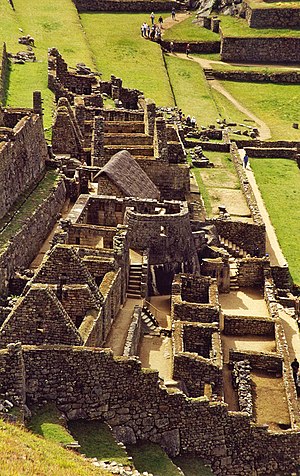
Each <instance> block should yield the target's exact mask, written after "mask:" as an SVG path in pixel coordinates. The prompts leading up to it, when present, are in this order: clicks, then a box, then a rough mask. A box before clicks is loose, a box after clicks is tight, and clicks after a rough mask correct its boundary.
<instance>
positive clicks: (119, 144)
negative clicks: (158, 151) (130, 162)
mask: <svg viewBox="0 0 300 476" xmlns="http://www.w3.org/2000/svg"><path fill="white" fill-rule="evenodd" d="M120 119H121V120H120ZM122 119H123V118H122V117H120V118H119V119H118V120H112V121H111V120H106V121H105V122H104V154H105V157H106V158H107V159H109V158H110V157H112V156H113V155H114V154H116V153H117V152H119V151H120V150H124V149H126V150H128V152H129V153H130V154H131V155H132V156H133V157H134V158H140V159H153V156H154V147H153V137H152V136H150V135H148V134H145V125H144V121H143V120H141V119H143V117H142V116H141V117H134V118H133V119H134V120H129V119H125V120H122Z"/></svg>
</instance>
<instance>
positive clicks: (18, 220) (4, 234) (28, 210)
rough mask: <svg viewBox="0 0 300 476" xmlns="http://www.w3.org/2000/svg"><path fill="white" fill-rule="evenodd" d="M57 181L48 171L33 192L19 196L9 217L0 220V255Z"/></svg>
mask: <svg viewBox="0 0 300 476" xmlns="http://www.w3.org/2000/svg"><path fill="white" fill-rule="evenodd" d="M57 180H58V174H57V172H56V171H54V170H50V171H49V172H47V173H46V175H45V177H44V179H43V180H41V182H40V183H39V184H38V185H37V187H36V188H35V190H34V191H33V192H32V193H31V194H30V195H29V196H28V193H29V192H28V191H27V193H26V192H25V193H24V194H23V195H21V196H20V197H19V199H18V201H17V202H16V203H15V204H14V205H13V206H12V207H11V209H10V211H9V215H6V216H5V217H4V218H2V220H0V230H1V231H0V253H1V252H3V251H4V250H5V249H6V248H7V246H8V245H9V240H10V239H11V238H12V237H13V236H14V235H15V234H16V233H17V232H18V231H19V230H20V228H21V227H22V225H23V224H24V222H25V221H26V220H28V218H30V217H31V216H32V214H33V213H34V212H35V210H36V209H37V207H38V206H39V205H40V204H41V203H42V202H43V200H44V199H45V198H46V197H48V195H49V193H50V191H51V190H52V189H53V187H54V186H55V184H56V183H57ZM27 196H28V198H27ZM9 220H11V221H9ZM7 223H8V224H7Z"/></svg>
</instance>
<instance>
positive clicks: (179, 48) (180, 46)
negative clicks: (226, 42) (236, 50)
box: [160, 40, 221, 53]
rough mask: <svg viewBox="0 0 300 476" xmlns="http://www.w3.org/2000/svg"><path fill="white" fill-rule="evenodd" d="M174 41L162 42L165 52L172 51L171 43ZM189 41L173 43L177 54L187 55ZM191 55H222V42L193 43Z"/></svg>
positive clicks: (191, 44)
mask: <svg viewBox="0 0 300 476" xmlns="http://www.w3.org/2000/svg"><path fill="white" fill-rule="evenodd" d="M171 42H172V40H162V41H161V43H160V44H161V47H162V48H163V49H164V50H167V51H170V43H171ZM187 44H188V42H187V41H173V51H175V52H177V53H185V52H186V46H187ZM189 45H190V52H191V53H220V45H221V43H220V41H191V42H190V43H189Z"/></svg>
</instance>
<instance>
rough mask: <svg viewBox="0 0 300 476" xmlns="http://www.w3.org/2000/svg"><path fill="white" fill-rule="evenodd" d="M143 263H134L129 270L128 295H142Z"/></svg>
mask: <svg viewBox="0 0 300 476" xmlns="http://www.w3.org/2000/svg"><path fill="white" fill-rule="evenodd" d="M141 280H142V265H141V264H140V263H132V264H131V265H130V270H129V282H128V289H127V297H129V298H135V299H138V298H140V297H141Z"/></svg>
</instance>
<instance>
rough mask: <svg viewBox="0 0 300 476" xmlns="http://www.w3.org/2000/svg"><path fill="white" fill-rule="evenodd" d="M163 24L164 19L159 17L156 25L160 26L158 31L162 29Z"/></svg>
mask: <svg viewBox="0 0 300 476" xmlns="http://www.w3.org/2000/svg"><path fill="white" fill-rule="evenodd" d="M163 22H164V19H163V17H162V16H161V15H160V17H159V19H158V23H159V26H160V29H162V24H163Z"/></svg>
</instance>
